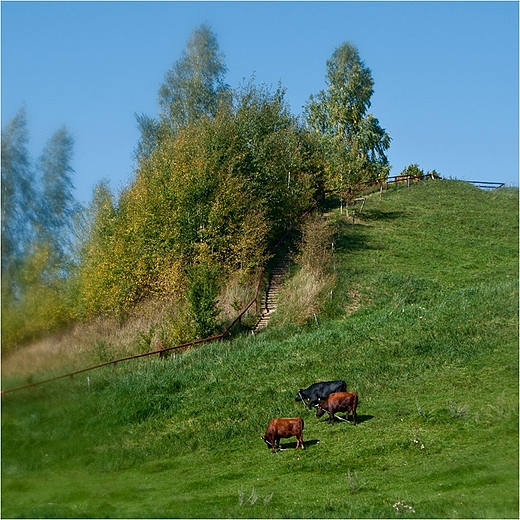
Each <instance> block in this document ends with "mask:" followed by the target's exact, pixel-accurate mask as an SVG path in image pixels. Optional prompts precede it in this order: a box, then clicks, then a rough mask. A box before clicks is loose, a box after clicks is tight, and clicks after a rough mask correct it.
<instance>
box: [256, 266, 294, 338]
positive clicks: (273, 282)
mask: <svg viewBox="0 0 520 520" xmlns="http://www.w3.org/2000/svg"><path fill="white" fill-rule="evenodd" d="M289 265H290V262H289V259H287V258H283V259H282V260H281V261H280V262H279V263H278V264H277V265H276V266H275V268H274V269H273V270H272V272H271V277H270V279H269V283H268V284H267V287H266V290H265V293H264V296H263V297H262V305H261V311H260V317H259V319H258V321H257V323H256V325H255V326H254V327H253V334H254V333H256V332H258V331H260V330H262V329H263V328H264V327H267V324H268V323H269V319H270V317H271V315H272V314H273V312H275V311H276V306H277V305H278V296H279V294H280V290H281V288H282V280H283V277H284V276H285V273H286V272H287V270H288V269H289Z"/></svg>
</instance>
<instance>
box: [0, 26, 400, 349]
mask: <svg viewBox="0 0 520 520" xmlns="http://www.w3.org/2000/svg"><path fill="white" fill-rule="evenodd" d="M226 72H227V68H226V65H225V61H224V56H223V54H222V53H221V52H220V49H219V46H218V42H217V38H216V36H215V35H214V34H213V32H212V31H211V30H210V28H209V27H208V26H206V25H202V26H201V27H199V28H197V29H196V30H195V31H194V32H193V34H192V36H191V38H190V40H189V41H188V44H187V47H186V50H185V51H184V52H183V54H182V56H181V57H180V59H179V60H178V61H176V62H175V63H174V64H173V66H172V68H171V69H170V70H169V71H168V72H167V73H166V75H165V79H164V83H163V84H162V85H161V87H160V89H159V95H158V106H159V113H158V116H157V117H156V118H152V117H148V116H145V115H140V116H137V123H138V126H139V128H140V132H141V137H140V140H139V143H138V144H137V147H136V171H135V178H134V179H133V181H132V182H131V183H130V184H129V185H128V186H127V187H126V188H125V189H123V190H122V192H121V193H120V194H118V195H117V196H115V195H114V194H113V193H112V192H111V190H110V188H109V185H108V182H106V181H103V182H100V183H99V184H98V185H97V186H96V187H95V189H94V193H93V198H92V201H91V203H90V206H89V207H88V208H86V209H84V210H82V211H81V212H78V207H77V204H76V203H75V202H74V199H73V197H72V184H71V174H72V169H71V167H70V163H71V154H72V139H71V137H70V135H69V134H68V133H67V131H66V130H65V129H62V130H60V131H58V132H57V133H56V134H55V135H54V136H53V138H52V139H51V141H50V142H49V145H48V147H47V148H46V149H45V151H44V153H43V155H42V158H41V159H40V161H39V162H38V165H37V168H36V170H37V172H39V177H38V178H37V176H35V173H34V171H33V170H32V169H31V167H30V163H29V160H28V155H27V152H26V141H27V135H26V122H25V116H24V113H23V112H21V113H20V114H19V115H18V116H17V117H16V118H15V119H14V120H13V121H12V122H11V123H9V125H8V127H7V129H6V131H4V133H3V135H2V282H3V283H2V296H3V297H4V286H5V296H7V299H6V300H4V298H2V313H3V316H7V315H9V317H10V319H11V318H13V317H14V316H16V315H22V314H23V313H19V314H17V313H16V309H18V310H20V309H21V308H22V307H23V306H25V312H26V314H25V316H30V313H31V312H36V310H35V309H32V308H30V303H29V302H30V301H32V300H33V299H35V300H37V299H38V298H40V295H38V294H37V291H36V292H33V290H34V289H33V287H34V286H35V285H34V284H36V287H38V288H41V289H42V290H44V291H47V292H49V293H51V294H52V295H53V298H54V300H53V301H56V306H55V307H56V308H52V309H51V308H49V312H50V313H52V314H53V316H56V320H54V321H52V320H48V324H49V325H51V326H52V327H57V326H60V325H61V324H62V323H63V322H66V321H67V320H70V319H71V318H73V317H80V318H83V319H88V318H91V317H93V316H95V315H98V314H112V313H124V312H125V311H126V310H128V309H129V308H131V307H132V306H134V305H136V304H137V303H138V302H139V301H141V300H143V299H145V298H147V297H151V296H154V297H161V298H162V297H165V298H178V299H179V300H183V301H185V302H186V305H187V306H188V308H189V309H190V313H191V318H192V320H193V322H194V324H195V325H194V329H193V330H194V334H195V335H198V336H202V335H207V334H210V333H211V332H213V329H214V328H215V326H216V323H217V321H216V310H215V299H216V297H217V294H218V291H219V287H220V286H221V284H222V283H224V282H225V280H226V278H227V276H228V275H229V274H230V273H232V272H236V271H237V270H241V271H242V272H243V273H244V274H247V273H250V272H251V271H252V270H254V269H256V268H257V267H259V266H261V265H263V264H264V263H265V261H266V260H267V258H268V257H269V251H270V250H271V248H272V246H273V245H274V244H275V243H276V242H277V240H278V239H279V237H280V236H281V234H283V232H284V231H285V230H286V229H288V228H289V227H291V226H293V225H294V224H296V222H297V221H298V219H299V217H300V215H301V214H302V212H303V211H304V210H305V209H306V208H307V207H309V206H310V205H311V204H312V203H313V201H315V200H316V199H317V198H318V197H320V196H323V195H324V194H325V193H333V194H335V195H339V196H343V195H344V194H345V193H346V192H347V191H348V190H349V188H350V189H351V188H352V186H353V185H357V184H359V183H364V182H375V181H377V180H381V179H384V178H386V176H387V175H388V172H389V170H390V165H389V164H388V160H387V157H386V155H385V152H386V150H387V149H388V148H389V146H390V136H389V135H388V133H387V132H386V131H385V130H384V129H383V128H382V127H381V126H380V124H379V121H378V120H377V119H376V118H375V117H374V116H373V115H372V114H370V113H368V109H369V108H370V103H371V102H370V99H371V96H372V94H373V84H374V82H373V79H372V75H371V71H370V69H369V68H368V67H366V66H365V64H364V63H363V62H362V60H361V59H360V56H359V53H358V51H357V49H356V47H355V46H354V45H353V44H351V43H348V42H347V43H344V44H343V45H341V46H340V47H338V48H337V49H336V50H335V52H334V53H333V55H332V57H331V59H330V60H329V61H328V62H327V78H326V83H327V90H324V91H321V92H319V93H318V94H317V95H316V96H311V97H310V99H309V102H308V103H307V105H306V107H305V110H304V114H303V116H304V117H303V118H299V117H297V116H295V115H293V114H291V112H290V108H289V106H288V104H287V103H286V101H285V91H284V89H283V88H282V86H281V85H279V86H278V87H277V88H275V89H273V88H268V87H266V86H265V85H260V86H259V85H256V84H255V82H254V81H253V80H251V81H249V82H246V83H245V84H243V85H240V86H239V87H237V88H234V89H233V88H231V87H230V86H228V85H226V84H225V82H224V77H225V74H226ZM4 148H5V149H4ZM81 219H82V221H83V222H84V227H82V229H83V231H84V232H83V233H82V234H80V235H79V234H77V233H76V234H74V233H73V232H72V231H73V228H74V222H75V221H76V222H77V221H79V220H81ZM72 237H76V241H75V242H74V243H71V242H70V240H71V239H72ZM4 259H5V262H4ZM38 290H39V289H38ZM49 301H51V300H49ZM65 304H66V305H67V306H68V310H67V311H64V310H63V309H60V308H58V307H59V305H62V306H63V305H65ZM9 313H11V314H9ZM27 313H29V314H27ZM14 330H16V327H15V328H14ZM21 330H23V327H21ZM25 330H27V329H25ZM4 339H8V340H9V342H17V341H22V340H23V339H27V338H23V337H18V336H17V335H16V334H14V335H12V337H10V338H6V337H5V336H4Z"/></svg>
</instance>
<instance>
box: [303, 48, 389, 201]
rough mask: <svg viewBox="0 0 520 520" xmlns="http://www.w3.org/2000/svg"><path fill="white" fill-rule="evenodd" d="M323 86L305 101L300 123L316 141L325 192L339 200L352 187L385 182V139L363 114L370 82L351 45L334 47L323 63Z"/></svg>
mask: <svg viewBox="0 0 520 520" xmlns="http://www.w3.org/2000/svg"><path fill="white" fill-rule="evenodd" d="M327 85H328V90H327V91H326V92H325V91H323V90H322V91H320V92H319V93H318V94H317V95H316V96H311V97H310V99H309V102H308V103H307V105H306V107H305V117H306V120H307V123H308V125H309V127H310V129H311V130H314V131H315V132H316V133H318V134H319V135H321V136H322V146H323V153H324V155H325V157H326V158H327V162H328V166H327V170H328V175H327V188H328V189H330V190H331V191H333V192H334V193H337V194H339V195H340V196H345V193H346V192H347V191H348V188H349V186H351V185H353V184H356V183H359V182H366V181H374V180H377V179H382V178H386V177H387V176H388V173H389V171H390V166H389V165H388V160H387V157H386V155H385V152H386V150H387V149H388V148H389V146H390V136H389V135H388V133H387V132H386V131H385V130H384V129H383V128H382V127H381V126H380V125H379V121H378V120H377V118H375V117H374V116H373V115H372V114H367V110H368V109H369V108H370V104H371V102H370V98H371V97H372V94H373V92H374V90H373V86H374V81H373V79H372V74H371V71H370V69H369V68H368V67H366V66H365V64H364V63H363V61H362V60H361V58H360V57H359V52H358V50H357V48H356V47H355V46H354V45H353V44H352V43H350V42H346V43H344V44H342V45H340V46H339V47H338V48H337V49H336V50H335V51H334V53H333V54H332V57H331V58H330V60H328V61H327Z"/></svg>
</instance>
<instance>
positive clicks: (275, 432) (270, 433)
mask: <svg viewBox="0 0 520 520" xmlns="http://www.w3.org/2000/svg"><path fill="white" fill-rule="evenodd" d="M293 435H295V436H296V441H297V442H296V448H295V449H298V446H301V447H302V450H304V449H305V445H304V444H303V419H302V418H301V417H293V418H291V419H272V420H271V421H269V424H268V425H267V431H266V432H265V435H264V436H263V437H262V439H263V440H264V441H265V443H266V444H267V445H268V446H271V450H272V452H273V453H274V449H275V444H276V443H278V448H279V449H280V451H282V448H280V439H281V438H283V439H286V438H287V437H292V436H293Z"/></svg>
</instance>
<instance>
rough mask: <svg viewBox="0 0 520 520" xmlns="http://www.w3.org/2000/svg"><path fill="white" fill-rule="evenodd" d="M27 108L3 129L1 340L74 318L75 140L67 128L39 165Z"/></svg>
mask: <svg viewBox="0 0 520 520" xmlns="http://www.w3.org/2000/svg"><path fill="white" fill-rule="evenodd" d="M27 146H28V130H27V117H26V113H25V108H23V107H22V108H21V109H20V110H19V111H18V113H17V115H16V116H15V117H14V119H13V120H11V121H10V122H9V123H8V124H7V125H6V127H5V128H4V129H3V131H2V199H1V200H2V344H4V343H5V344H6V345H7V346H9V345H12V344H16V343H19V342H23V341H26V340H28V339H31V338H33V337H35V336H37V335H39V334H42V333H44V332H46V331H49V330H54V329H57V328H59V327H61V326H63V325H64V324H65V323H67V322H68V321H69V320H70V314H69V313H68V311H67V309H68V308H69V306H68V303H67V298H68V297H69V295H68V289H67V288H68V284H69V278H68V275H69V274H70V273H71V270H72V262H73V248H74V239H73V236H74V233H73V231H74V223H75V219H76V218H77V217H78V216H79V215H80V211H79V209H80V208H79V205H78V204H77V202H76V201H75V199H74V196H73V189H74V187H73V184H72V175H73V173H74V172H73V170H72V167H71V162H72V152H73V138H72V136H71V135H70V133H69V132H68V130H67V129H66V128H65V127H62V128H60V129H59V130H58V131H56V132H55V133H54V134H53V135H52V136H51V138H50V139H49V141H48V142H47V144H46V146H45V148H44V150H43V152H42V154H41V156H40V158H39V159H38V160H37V161H36V162H35V163H33V162H32V161H31V158H30V156H29V152H28V148H27Z"/></svg>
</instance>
